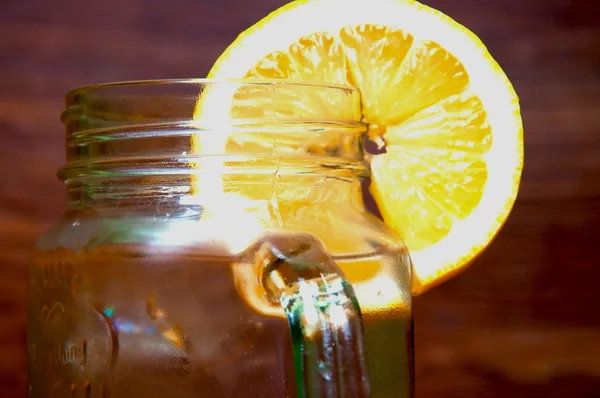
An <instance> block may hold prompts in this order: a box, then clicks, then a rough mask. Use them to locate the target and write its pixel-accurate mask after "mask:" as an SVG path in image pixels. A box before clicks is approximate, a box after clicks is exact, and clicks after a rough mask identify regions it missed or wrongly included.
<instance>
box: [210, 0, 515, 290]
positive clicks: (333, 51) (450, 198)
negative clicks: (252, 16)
mask: <svg viewBox="0 0 600 398" xmlns="http://www.w3.org/2000/svg"><path fill="white" fill-rule="evenodd" d="M209 77H212V78H258V79H265V78H268V79H291V80H306V81H324V82H328V83H332V84H351V85H354V86H356V87H358V88H359V89H360V91H361V94H362V101H363V103H362V112H363V115H364V118H365V120H366V121H367V122H368V124H369V126H370V129H369V136H370V138H371V140H373V141H374V142H376V143H378V144H379V145H380V146H381V147H382V148H383V147H384V148H385V150H384V151H383V152H384V153H380V154H378V155H373V156H371V157H370V158H369V161H370V167H371V171H372V184H371V188H370V189H371V192H372V194H373V196H374V198H375V200H376V202H377V204H378V206H379V209H380V211H381V213H382V215H383V218H384V221H385V222H386V223H387V224H388V225H389V226H390V227H391V228H393V229H394V230H395V231H397V232H398V233H399V234H400V236H402V237H403V239H404V240H405V242H406V244H407V245H408V248H409V250H410V252H411V257H412V260H413V263H414V284H413V285H414V286H413V293H415V294H418V293H421V292H423V291H424V290H426V289H428V288H430V287H431V286H434V285H436V284H438V283H439V282H441V281H443V280H446V279H448V278H449V277H450V276H451V275H454V274H455V273H456V272H457V271H459V270H461V269H463V268H464V267H465V266H466V265H468V264H469V263H470V262H471V261H472V260H473V259H474V258H475V257H476V256H477V255H478V254H479V253H480V252H481V251H482V250H483V249H484V248H485V247H486V246H487V245H488V244H489V243H490V242H491V240H492V239H493V238H494V236H495V235H496V234H497V232H498V231H499V229H500V227H501V226H502V224H503V223H504V222H505V220H506V218H507V217H508V214H509V212H510V210H511V207H512V205H513V203H514V200H515V197H516V194H517V190H518V186H519V181H520V176H521V170H522V165H523V136H522V134H523V133H522V122H521V117H520V111H519V104H518V98H517V96H516V94H515V92H514V90H513V88H512V86H511V84H510V82H509V81H508V79H507V77H506V76H505V74H504V73H503V72H502V70H501V69H500V67H499V66H498V64H497V63H496V62H495V61H494V59H493V58H492V57H491V55H490V54H489V53H488V51H487V50H486V48H485V47H484V45H483V44H482V43H481V41H480V40H479V39H478V38H477V37H476V36H475V35H474V34H473V33H471V32H470V31H469V30H467V29H466V28H465V27H463V26H461V25H460V24H458V23H457V22H455V21H453V20H452V19H450V18H449V17H447V16H446V15H444V14H442V13H441V12H439V11H436V10H433V9H431V8H429V7H426V6H424V5H422V4H420V3H418V2H415V1H411V0H364V1H361V0H306V1H296V2H293V3H290V4H288V5H286V6H284V7H282V8H281V9H279V10H277V11H275V12H273V13H272V14H270V15H269V16H268V17H266V18H265V19H263V20H261V21H260V22H258V23H257V24H256V25H254V26H253V27H251V28H250V29H248V30H247V31H245V32H244V33H242V34H241V35H240V36H239V37H238V38H237V39H236V40H235V41H234V42H233V43H232V44H231V45H230V46H229V47H228V48H227V50H226V51H225V52H224V53H223V54H222V55H221V57H220V58H219V59H218V61H217V62H216V63H215V65H214V67H213V69H212V70H211V72H210V74H209ZM275 100H276V99H275ZM304 105H305V110H306V112H311V111H314V112H321V113H323V112H325V111H323V109H326V110H327V109H329V110H330V112H332V113H335V111H336V110H335V103H334V101H327V98H325V99H319V100H311V101H305V102H304ZM280 110H281V111H282V112H283V113H285V102H284V101H283V100H282V101H281V107H280Z"/></svg>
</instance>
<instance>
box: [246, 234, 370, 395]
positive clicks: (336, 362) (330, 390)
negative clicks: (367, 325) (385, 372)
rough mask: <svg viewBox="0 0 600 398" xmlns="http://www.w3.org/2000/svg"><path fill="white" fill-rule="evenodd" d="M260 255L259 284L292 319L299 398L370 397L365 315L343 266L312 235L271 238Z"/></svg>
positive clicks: (288, 319) (264, 242) (289, 322)
mask: <svg viewBox="0 0 600 398" xmlns="http://www.w3.org/2000/svg"><path fill="white" fill-rule="evenodd" d="M258 252H259V253H260V255H259V256H258V258H260V261H258V263H260V264H261V265H260V267H259V275H260V281H261V282H260V283H261V284H262V286H263V288H264V289H265V291H266V293H267V296H268V297H269V298H270V299H271V300H273V301H274V302H277V303H278V304H279V305H280V306H281V307H282V308H283V311H284V312H285V315H286V317H287V321H288V326H289V331H290V334H291V341H292V346H293V358H294V367H295V378H296V385H297V395H298V398H330V397H352V398H361V397H368V396H369V377H368V372H367V365H366V358H365V355H366V353H365V342H364V330H363V329H364V327H363V321H362V316H361V312H360V307H359V304H358V301H357V299H356V294H355V292H354V289H353V288H352V285H351V284H350V283H349V282H348V280H347V279H346V277H345V275H344V273H343V272H342V270H341V268H340V267H339V266H338V265H337V264H336V263H335V262H334V261H333V259H332V258H331V257H330V256H329V255H328V254H327V251H326V250H325V248H324V247H323V245H322V244H321V243H320V241H319V240H318V239H317V238H316V237H314V236H312V235H309V234H298V235H292V236H276V237H273V238H270V239H268V240H266V241H263V242H262V244H261V246H260V249H259V250H258ZM255 264H256V262H255Z"/></svg>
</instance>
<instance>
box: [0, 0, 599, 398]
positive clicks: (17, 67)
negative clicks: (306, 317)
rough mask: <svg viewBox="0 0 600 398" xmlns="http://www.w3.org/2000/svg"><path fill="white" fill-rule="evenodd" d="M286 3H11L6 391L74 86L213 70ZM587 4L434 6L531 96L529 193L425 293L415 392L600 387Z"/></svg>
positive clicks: (4, 206) (18, 390)
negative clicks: (475, 252) (493, 233)
mask: <svg viewBox="0 0 600 398" xmlns="http://www.w3.org/2000/svg"><path fill="white" fill-rule="evenodd" d="M283 2H284V1H283V0H254V1H250V0H178V1H172V0H103V1H85V0H53V1H45V0H0V178H1V180H0V396H2V397H24V396H25V392H26V372H25V368H26V358H25V305H24V301H25V281H26V259H27V253H28V251H29V250H30V248H31V247H32V244H33V242H34V239H35V238H36V236H37V235H38V234H40V232H41V231H42V230H43V229H44V227H45V226H47V225H48V224H49V223H50V222H51V220H52V219H53V218H55V217H57V216H58V215H59V214H60V212H61V210H62V206H63V195H64V193H63V187H62V186H61V183H60V182H59V181H58V180H57V179H56V178H55V170H56V169H57V168H58V167H59V165H61V163H62V161H63V156H64V154H63V144H64V143H63V134H62V126H61V124H60V122H59V119H58V115H59V113H60V112H61V108H62V106H63V100H62V94H63V93H64V92H65V91H66V90H67V89H69V88H72V87H74V86H78V85H82V84H88V83H95V82H106V81H114V80H126V79H144V78H174V77H201V76H204V75H205V74H206V73H207V71H208V69H209V67H210V66H211V63H212V62H213V60H215V59H216V57H217V56H218V55H219V54H220V53H221V52H222V50H223V49H224V48H225V46H226V45H227V44H228V43H229V42H231V41H232V40H233V39H234V37H235V35H236V33H237V32H239V31H241V30H243V29H244V28H245V27H247V26H250V25H251V24H252V23H254V22H255V21H257V20H258V19H259V18H260V17H261V16H263V15H265V14H266V13H267V12H268V11H270V10H272V9H275V8H276V7H278V6H280V5H282V4H283ZM595 3H596V2H594V1H591V0H590V1H589V2H588V1H587V0H496V1H492V0H489V1H488V0H454V1H444V0H430V1H429V2H428V4H430V5H432V6H434V7H436V8H439V9H441V10H442V11H444V12H446V13H448V14H449V15H451V16H452V17H454V18H455V19H457V20H458V21H459V22H462V23H463V24H465V25H467V26H469V27H470V28H471V29H472V30H473V31H475V33H477V34H478V35H479V36H480V37H481V38H482V39H483V40H484V42H486V43H487V44H488V47H489V48H490V51H491V52H492V54H493V55H494V56H495V57H496V58H497V60H498V61H499V62H500V64H501V65H502V66H503V68H504V69H505V70H506V72H507V74H508V75H509V77H510V78H511V79H512V81H513V82H514V84H515V86H516V89H517V92H518V93H519V94H520V97H521V100H522V107H523V117H524V122H525V131H526V148H525V149H526V167H525V173H524V177H523V184H522V189H521V195H520V197H519V199H518V202H517V204H516V207H515V209H514V212H513V215H512V217H511V218H510V220H509V222H508V224H507V225H506V227H505V228H504V230H503V231H502V233H501V234H500V236H499V237H498V239H497V240H496V242H495V243H494V244H493V246H492V247H491V248H490V249H489V250H488V251H487V252H486V253H485V255H483V256H482V257H481V259H480V260H479V261H478V262H477V263H476V264H475V265H474V266H473V267H472V268H471V269H470V270H469V271H468V272H466V273H465V274H463V275H461V276H459V277H457V278H456V279H455V280H453V281H451V282H448V283H446V284H445V285H443V286H441V287H439V288H438V289H436V290H434V291H432V292H430V293H428V294H426V295H424V296H422V297H419V298H418V299H417V300H416V304H415V313H416V355H417V358H416V361H417V369H416V375H417V397H421V398H425V397H469V398H479V397H482V398H483V397H508V396H510V397H511V398H517V397H549V398H550V397H561V398H562V397H568V398H580V397H581V398H583V397H590V398H596V397H600V311H599V309H598V306H599V303H600V288H599V287H600V241H599V238H600V233H599V229H600V22H598V21H600V15H599V12H598V8H597V7H599V6H598V5H597V4H595Z"/></svg>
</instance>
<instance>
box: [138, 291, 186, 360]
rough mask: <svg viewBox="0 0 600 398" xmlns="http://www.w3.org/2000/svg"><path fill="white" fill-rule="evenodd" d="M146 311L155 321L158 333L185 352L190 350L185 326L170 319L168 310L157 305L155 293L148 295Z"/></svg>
mask: <svg viewBox="0 0 600 398" xmlns="http://www.w3.org/2000/svg"><path fill="white" fill-rule="evenodd" d="M146 312H147V313H148V317H150V319H151V320H152V321H153V322H154V326H155V327H156V331H157V332H158V333H160V334H161V335H162V336H163V337H164V338H165V339H167V340H168V341H169V342H171V344H173V345H174V346H175V347H177V348H179V349H180V350H183V351H185V352H187V351H188V348H189V347H188V339H187V338H186V336H185V333H184V331H183V328H182V327H181V326H180V325H178V324H176V323H174V322H172V321H171V320H170V319H169V317H168V314H167V312H166V311H164V310H163V309H161V308H160V307H159V306H158V305H157V300H156V296H155V295H153V294H152V295H150V296H148V298H147V300H146Z"/></svg>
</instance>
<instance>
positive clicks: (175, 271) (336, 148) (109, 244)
mask: <svg viewBox="0 0 600 398" xmlns="http://www.w3.org/2000/svg"><path fill="white" fill-rule="evenodd" d="M66 99H67V108H66V110H65V111H64V113H63V115H62V120H63V121H64V124H65V126H66V141H67V145H66V157H67V161H66V164H65V166H63V167H61V168H60V170H59V172H58V175H59V177H60V178H61V179H62V180H63V181H64V182H65V185H66V188H67V210H66V212H65V213H64V214H63V215H62V217H61V218H60V219H59V220H58V221H57V222H56V223H55V224H54V225H53V226H52V227H51V228H50V230H49V231H48V232H47V233H45V234H44V235H43V236H42V237H41V238H40V239H39V241H38V243H37V246H36V249H35V251H34V253H33V256H32V261H31V265H30V279H29V301H28V323H29V324H28V355H29V396H30V397H38V398H42V397H43V398H46V397H88V398H89V397H105V398H108V397H110V398H132V397H144V398H152V397H161V398H175V397H182V398H183V397H185V398H188V397H192V396H194V397H210V398H218V397H353V398H356V397H395V398H398V397H402V398H403V397H411V396H412V361H413V359H412V328H411V323H412V320H411V313H410V305H411V296H410V290H411V283H410V281H411V274H410V272H411V270H410V260H409V257H408V254H407V251H406V248H405V246H404V244H403V243H402V241H401V240H400V239H399V237H398V236H396V235H395V234H394V233H393V232H392V231H390V230H389V229H388V228H387V227H386V226H385V225H384V224H383V222H382V221H380V220H379V219H378V218H376V217H374V216H373V215H372V214H371V213H369V212H368V211H367V210H366V208H365V206H364V204H363V198H362V189H361V181H362V180H363V179H365V178H366V177H368V171H369V170H368V164H367V163H366V162H365V152H364V150H363V142H364V137H365V132H366V126H365V125H364V124H362V123H361V112H360V95H359V92H358V91H357V90H356V89H354V88H352V87H344V86H321V85H315V84H307V83H291V82H283V81H266V82H265V81H211V80H189V81H151V82H132V83H116V84H107V85H98V86H90V87H84V88H80V89H76V90H74V91H71V92H69V93H68V94H67V97H66Z"/></svg>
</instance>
